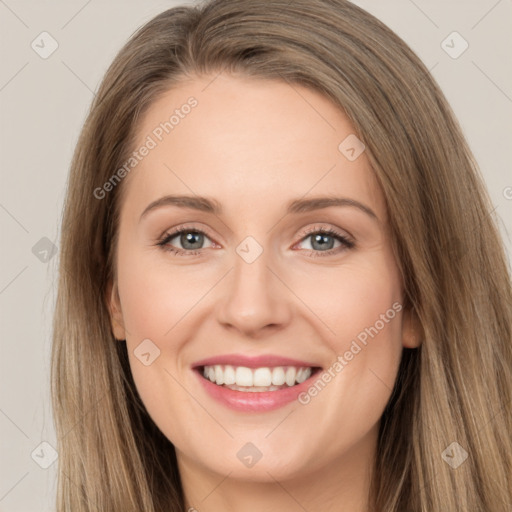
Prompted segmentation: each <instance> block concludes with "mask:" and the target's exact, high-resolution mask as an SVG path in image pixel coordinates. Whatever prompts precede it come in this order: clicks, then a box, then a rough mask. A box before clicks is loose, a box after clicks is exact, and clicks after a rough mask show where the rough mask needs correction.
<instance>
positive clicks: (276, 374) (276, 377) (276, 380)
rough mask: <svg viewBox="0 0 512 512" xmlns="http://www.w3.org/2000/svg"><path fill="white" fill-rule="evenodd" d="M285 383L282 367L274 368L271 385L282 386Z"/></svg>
mask: <svg viewBox="0 0 512 512" xmlns="http://www.w3.org/2000/svg"><path fill="white" fill-rule="evenodd" d="M284 382H285V375H284V369H283V367H282V366H276V367H275V368H274V369H273V370H272V384H274V386H282V385H283V384H284Z"/></svg>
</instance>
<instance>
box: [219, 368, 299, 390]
mask: <svg viewBox="0 0 512 512" xmlns="http://www.w3.org/2000/svg"><path fill="white" fill-rule="evenodd" d="M296 375H297V370H295V368H293V366H290V367H289V368H287V369H286V374H285V377H284V380H285V381H286V384H287V385H288V386H293V385H294V384H295V376H296ZM210 380H211V379H210Z"/></svg>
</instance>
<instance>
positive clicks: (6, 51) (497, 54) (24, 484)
mask: <svg viewBox="0 0 512 512" xmlns="http://www.w3.org/2000/svg"><path fill="white" fill-rule="evenodd" d="M183 3H185V2H181V1H164V0H146V1H134V0H129V1H127V0H123V1H121V0H117V1H113V0H109V1H100V0H89V1H86V0H73V1H69V0H67V1H64V0H60V1H55V0H54V1H51V0H48V1H40V0H31V1H27V0H25V1H22V0H0V34H1V35H0V37H1V40H0V43H1V44H0V48H1V50H0V51H1V57H2V66H1V68H0V108H1V117H0V150H1V187H0V235H1V236H0V240H1V248H2V250H1V260H0V308H1V324H0V332H1V352H0V512H15V511H16V512H18V511H23V512H37V511H50V510H53V503H54V499H55V485H56V481H55V476H56V467H57V464H56V463H54V464H52V465H50V466H49V468H48V469H43V468H42V467H40V464H43V465H45V464H48V463H50V462H51V455H52V451H51V448H49V447H48V446H47V445H43V446H42V447H40V446H39V445H40V443H41V442H43V441H44V442H47V443H49V444H50V445H53V446H56V442H55V441H56V438H55V433H54V430H53V424H52V416H51V408H50V401H49V354H50V336H51V320H52V312H53V304H54V300H55V291H56V287H55V281H56V275H57V272H56V269H57V259H58V258H57V257H51V256H52V254H51V252H45V250H46V251H48V250H49V247H50V246H49V245H48V241H43V242H40V240H41V239H42V238H43V237H46V238H48V239H49V240H51V241H53V243H54V244H55V245H56V246H58V245H59V232H58V231H59V222H60V215H61V208H62V201H63V197H64V188H65V184H66V179H67V173H68V167H69V163H70V159H71V155H72V151H73V148H74V145H75V143H76V141H77V137H78V134H79V131H80V128H81V125H82V123H83V121H84V119H85V115H86V112H87V109H88V107H89V104H90V102H91V100H92V98H93V95H94V91H95V90H96V88H97V86H98V84H99V81H100V80H101V78H102V76H103V74H104V72H105V71H106V68H107V66H108V65H109V63H110V62H111V60H112V59H113V57H114V56H115V54H116V52H117V51H118V50H119V49H120V47H121V45H122V44H124V42H125V41H126V40H127V39H128V37H129V36H130V35H131V34H132V33H133V31H134V30H135V29H136V28H137V27H139V26H140V25H142V24H143V23H145V22H146V21H148V20H149V19H150V18H152V17H153V16H154V15H156V14H157V13H159V12H161V11H163V10H165V9H167V8H169V7H173V6H175V5H178V4H183ZM189 3H192V2H189ZM355 3H357V4H358V5H359V6H361V7H363V8H365V9H366V10H368V11H370V12H371V13H373V14H374V15H376V16H377V17H378V18H380V19H381V20H382V21H384V22H385V23H386V24H387V25H388V26H389V27H391V28H392V29H393V30H394V31H395V32H397V33H398V34H399V35H400V36H401V37H402V38H403V39H404V40H405V41H406V42H407V43H408V44H409V45H410V46H411V47H412V48H413V50H415V51H416V52H417V53H418V55H419V56H420V57H421V58H422V60H423V61H424V62H425V64H426V65H427V67H428V68H429V69H432V73H433V75H434V77H435V78H436V79H437V81H438V83H439V84H440V86H441V88H442V89H443V91H444V93H445V94H446V96H447V98H448V101H449V102H450V104H451V105H452V108H453V109H454V111H455V113H456V115H457V117H458V119H459V121H460V123H461V125H462V128H463V130H464V133H465V135H466V137H467V139H468V141H469V143H470V146H471V148H472V149H473V152H474V154H475V156H476V159H477V161H478V163H479V165H480V167H481V169H482V174H483V176H484V178H485V180H486V183H487V185H488V188H489V192H490V194H491V197H492V200H493V203H494V206H495V207H496V210H495V214H496V215H497V216H499V217H500V219H501V221H500V229H501V231H502V234H503V237H504V241H505V244H506V248H507V250H508V254H509V255H510V254H512V242H511V239H510V233H511V232H512V171H511V163H512V150H511V147H512V144H511V142H512V140H511V137H510V136H511V132H512V130H511V127H512V88H511V85H512V80H511V78H512V59H511V58H510V49H511V48H512V44H511V43H512V30H511V28H512V27H511V25H512V23H511V22H512V2H511V0H499V1H496V0H472V1H470V0H458V1H455V0H451V1H445V0H435V1H433V0H429V1H427V0H414V1H413V0H392V1H379V0H357V1H356V2H355ZM43 31H47V32H48V33H49V34H51V36H52V37H53V38H54V39H55V40H56V41H57V43H58V45H59V46H58V48H57V50H56V51H55V52H54V53H53V54H52V55H51V56H49V57H48V58H47V59H43V58H41V57H40V56H39V55H38V53H36V52H35V51H34V50H33V49H32V47H31V43H32V41H34V40H35V41H36V43H37V42H38V41H40V38H39V37H38V36H39V34H41V32H43ZM453 31H457V32H458V33H459V34H460V35H461V36H462V38H464V40H466V41H467V43H468V44H469V47H468V49H467V50H466V51H465V52H464V53H463V54H462V55H460V57H458V58H456V59H454V58H452V57H451V56H450V55H448V54H447V53H446V52H445V50H444V49H443V48H442V46H441V43H442V41H444V40H445V39H446V38H447V36H449V35H450V34H451V33H452V32H453ZM46 41H47V42H46V43H45V44H44V46H45V48H46V49H48V48H49V43H48V40H46ZM446 44H447V45H449V46H451V47H453V48H452V49H451V50H450V51H451V52H452V53H453V52H455V51H457V50H458V49H460V48H462V46H460V45H461V44H463V41H462V40H461V39H460V38H459V39H458V36H455V39H453V36H452V37H451V38H448V40H447V42H446V43H445V45H446ZM39 45H40V46H43V44H41V43H40V42H39ZM41 51H42V48H41ZM36 244H38V245H36ZM41 244H42V245H41ZM45 244H46V245H45ZM34 246H35V247H36V248H35V249H34V250H33V248H34ZM45 258H46V259H48V258H49V260H48V261H47V262H45V261H44V260H45ZM41 259H42V260H43V261H41ZM509 260H510V258H509ZM34 450H35V451H34ZM31 454H33V455H31ZM36 461H37V462H38V463H39V464H38V463H36Z"/></svg>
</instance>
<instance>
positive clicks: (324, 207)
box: [99, 74, 416, 481]
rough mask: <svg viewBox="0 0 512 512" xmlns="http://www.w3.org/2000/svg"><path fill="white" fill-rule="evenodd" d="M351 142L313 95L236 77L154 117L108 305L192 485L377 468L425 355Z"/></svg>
mask: <svg viewBox="0 0 512 512" xmlns="http://www.w3.org/2000/svg"><path fill="white" fill-rule="evenodd" d="M191 97H192V98H191ZM172 116H173V117H172ZM166 123H167V124H166ZM354 132H355V130H354V128H353V127H352V125H351V123H350V122H349V120H348V119H347V117H346V116H345V115H344V114H343V113H342V112H341V111H340V110H339V109H337V108H336V107H335V106H334V105H333V104H331V103H330V102H329V101H328V100H327V99H326V98H325V97H323V96H322V95H320V94H318V93H316V92H313V91H311V90H309V89H306V88H304V87H301V86H299V85H295V84H294V85H291V84H287V83H285V82H278V81H267V80H255V79H249V78H240V77H233V76H228V75H224V74H221V75H219V76H217V77H215V76H207V77H203V78H194V79H193V80H190V81H188V82H186V83H185V82H184V83H182V84H181V85H180V86H177V87H175V88H173V89H172V90H169V91H168V92H167V93H166V94H164V95H163V96H162V97H161V98H159V99H158V100H157V101H156V102H155V103H154V104H153V105H152V106H151V108H150V109H149V110H148V111H147V113H146V115H145V116H144V117H143V119H142V120H141V123H140V126H139V129H138V140H137V144H136V147H135V148H134V150H136V151H137V152H138V153H137V154H138V156H137V164H136V166H135V167H134V168H133V170H130V173H129V175H128V177H126V178H125V180H126V181H125V182H124V183H122V184H121V185H118V186H123V187H127V188H126V190H125V192H126V195H125V198H124V201H123V204H122V208H121V217H120V225H119V230H120V232H119V245H118V255H117V261H116V265H117V272H118V276H117V292H118V296H117V294H116V289H115V287H114V288H113V289H112V290H113V291H112V293H110V292H109V297H110V300H111V311H112V318H113V330H114V334H115V336H116V337H117V338H119V339H126V343H127V347H128V354H129V357H130V365H131V370H132V373H133V378H134V380H135V383H136V386H137V389H138V391H139V393H140V396H141V398H142V401H143V402H144V404H145V406H146V408H147V411H148V413H149V414H150V416H151V417H152V419H153V420H154V422H155V423H156V425H158V427H159V428H160V429H161V431H162V432H163V433H164V434H165V435H166V436H167V438H168V439H169V440H170V441H172V443H173V444H174V445H175V447H176V450H177V454H178V460H179V464H180V468H181V470H182V471H183V472H186V471H194V470H202V471H207V472H210V473H212V472H213V473H216V474H221V475H227V474H228V473H230V475H231V477H232V478H240V479H244V480H261V481H263V480H265V481H267V480H271V479H272V478H275V479H278V480H279V479H289V478H293V477H299V476H306V475H308V474H310V473H312V472H319V471H323V470H326V469H327V468H334V467H336V468H338V469H340V470H341V468H343V467H348V468H350V467H351V468H352V469H353V468H354V467H356V466H357V465H358V464H359V465H361V461H365V462H364V463H365V464H366V461H368V460H369V459H370V458H371V456H372V453H373V451H374V449H375V443H376V436H377V430H378V422H379V418H380V417H381V415H382V412H383V410H384V408H385V406H386V403H387V402H388V400H389V398H390V394H391V390H392V387H393V384H394V381H395V378H396V375H397V370H398V366H399V361H400V357H401V352H402V348H403V346H408V347H413V346H416V342H415V341H414V332H413V329H412V327H411V322H410V320H409V316H408V313H406V312H405V310H403V309H402V300H403V289H402V283H401V279H400V274H399V271H398V267H397V262H396V260H395V258H394V256H393V253H392V248H391V240H390V235H389V232H388V220H387V217H386V207H385V203H384V200H383V196H382V194H381V191H380V189H379V187H378V185H377V182H376V180H375V178H374V175H373V173H372V170H371V168H370V165H369V162H368V159H367V156H366V154H365V152H364V147H362V146H361V144H360V142H358V140H357V139H356V138H355V135H354ZM144 146H145V147H146V148H147V150H142V149H141V148H142V147H144ZM172 198H174V199H172ZM99 200H101V199H99ZM104 200H108V197H107V199H104ZM177 229H180V230H182V232H181V233H177V232H176V230H177ZM204 374H206V376H207V378H205V377H204V376H203V375H204ZM310 374H311V376H310ZM208 377H209V378H208ZM304 379H306V380H304ZM211 380H213V381H215V382H211ZM224 382H228V383H231V384H230V385H229V387H227V384H225V383H224ZM233 382H234V383H235V384H234V385H233ZM297 382H299V383H300V382H302V383H300V384H296V383H297ZM251 384H252V386H251ZM290 384H291V385H290ZM293 384H295V385H293ZM255 386H256V387H255Z"/></svg>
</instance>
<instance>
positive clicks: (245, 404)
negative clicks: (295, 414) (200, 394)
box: [195, 370, 321, 412]
mask: <svg viewBox="0 0 512 512" xmlns="http://www.w3.org/2000/svg"><path fill="white" fill-rule="evenodd" d="M320 371H321V370H316V371H315V372H314V373H313V374H312V375H311V376H310V377H309V379H307V380H305V381H304V382H302V383H301V384H297V385H295V386H292V387H285V388H283V389H279V390H277V391H261V392H258V391H255V392H252V391H235V390H233V389H229V388H226V387H224V386H218V385H217V384H214V383H213V382H211V381H210V380H208V379H205V378H204V377H203V376H202V375H201V371H200V370H195V373H196V374H197V376H198V378H199V380H200V382H201V384H202V385H203V386H204V389H205V390H206V392H207V393H208V394H209V395H210V396H211V397H212V398H213V399H215V400H217V401H218V402H220V403H221V404H223V405H225V406H227V407H229V408H230V409H233V410H236V411H240V412H265V411H272V410H274V409H279V408H280V407H284V406H285V405H287V404H289V403H290V402H293V401H294V400H297V397H298V396H299V394H300V393H302V392H303V391H306V390H307V389H308V387H309V386H310V385H311V381H312V379H313V378H315V377H316V376H317V374H318V373H319V372H320Z"/></svg>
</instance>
